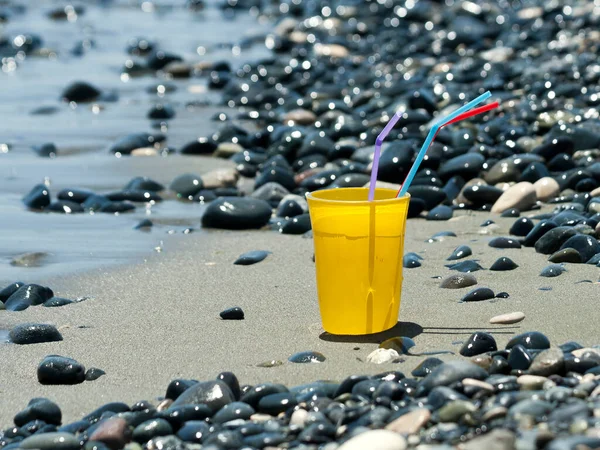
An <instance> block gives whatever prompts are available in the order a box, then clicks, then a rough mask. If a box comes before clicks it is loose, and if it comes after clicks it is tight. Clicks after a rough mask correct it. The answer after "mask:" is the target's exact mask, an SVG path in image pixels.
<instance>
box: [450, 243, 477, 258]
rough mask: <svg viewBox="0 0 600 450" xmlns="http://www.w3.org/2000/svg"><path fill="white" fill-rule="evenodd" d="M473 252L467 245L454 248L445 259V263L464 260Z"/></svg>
mask: <svg viewBox="0 0 600 450" xmlns="http://www.w3.org/2000/svg"><path fill="white" fill-rule="evenodd" d="M472 254H473V251H472V250H471V248H470V247H469V246H468V245H461V246H459V247H456V248H455V249H454V251H453V252H452V254H451V255H450V256H449V257H448V258H446V261H456V260H457V259H462V258H466V257H467V256H471V255H472Z"/></svg>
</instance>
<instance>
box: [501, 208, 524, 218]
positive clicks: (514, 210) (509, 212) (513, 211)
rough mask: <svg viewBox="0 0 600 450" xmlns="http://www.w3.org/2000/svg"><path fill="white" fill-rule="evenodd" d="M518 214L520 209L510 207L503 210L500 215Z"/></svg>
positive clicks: (511, 215) (515, 215)
mask: <svg viewBox="0 0 600 450" xmlns="http://www.w3.org/2000/svg"><path fill="white" fill-rule="evenodd" d="M520 215H521V211H519V210H518V209H517V208H510V209H507V210H506V211H503V212H502V214H500V217H519V216H520Z"/></svg>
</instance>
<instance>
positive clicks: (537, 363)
mask: <svg viewBox="0 0 600 450" xmlns="http://www.w3.org/2000/svg"><path fill="white" fill-rule="evenodd" d="M564 366H565V358H564V355H563V352H562V350H561V349H559V348H557V347H552V348H549V349H546V350H544V351H542V352H541V353H538V354H537V355H536V356H535V358H534V359H533V362H532V363H531V366H529V373H530V374H532V375H541V376H544V377H547V376H550V375H553V374H557V375H560V374H561V373H562V371H563V369H564Z"/></svg>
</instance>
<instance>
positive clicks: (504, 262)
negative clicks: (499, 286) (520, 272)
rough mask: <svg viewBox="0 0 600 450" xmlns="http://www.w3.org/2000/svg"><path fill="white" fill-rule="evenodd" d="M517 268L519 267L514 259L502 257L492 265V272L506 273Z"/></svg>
mask: <svg viewBox="0 0 600 450" xmlns="http://www.w3.org/2000/svg"><path fill="white" fill-rule="evenodd" d="M517 267H519V266H518V264H516V263H515V262H514V261H513V260H512V259H510V258H508V257H507V256H501V257H500V258H498V259H497V260H496V261H494V264H492V265H491V267H490V270H493V271H506V270H514V269H516V268H517Z"/></svg>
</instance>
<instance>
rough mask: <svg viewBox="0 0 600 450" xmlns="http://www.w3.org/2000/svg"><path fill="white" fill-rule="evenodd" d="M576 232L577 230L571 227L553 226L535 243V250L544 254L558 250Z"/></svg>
mask: <svg viewBox="0 0 600 450" xmlns="http://www.w3.org/2000/svg"><path fill="white" fill-rule="evenodd" d="M576 234H577V231H575V230H574V229H573V228H571V227H567V226H559V227H556V228H553V229H552V230H550V231H548V232H547V233H546V234H544V235H543V236H542V237H541V238H539V239H538V241H537V242H536V243H535V251H536V252H538V253H542V254H544V255H550V254H552V253H554V252H556V251H558V250H559V249H560V248H561V246H562V245H563V244H564V243H565V242H567V241H568V240H569V239H570V238H571V237H573V236H575V235H576Z"/></svg>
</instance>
